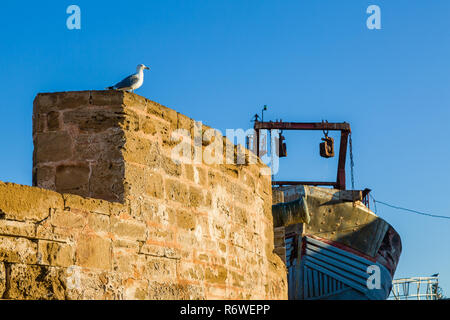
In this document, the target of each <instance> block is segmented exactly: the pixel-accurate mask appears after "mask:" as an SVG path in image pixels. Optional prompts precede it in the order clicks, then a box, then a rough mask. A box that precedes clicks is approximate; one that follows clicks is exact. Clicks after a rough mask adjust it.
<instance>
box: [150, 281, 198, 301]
mask: <svg viewBox="0 0 450 320" xmlns="http://www.w3.org/2000/svg"><path fill="white" fill-rule="evenodd" d="M148 299H151V300H200V299H205V288H204V287H203V286H200V285H192V284H176V283H175V284H174V283H170V282H161V281H151V282H150V285H149V292H148Z"/></svg>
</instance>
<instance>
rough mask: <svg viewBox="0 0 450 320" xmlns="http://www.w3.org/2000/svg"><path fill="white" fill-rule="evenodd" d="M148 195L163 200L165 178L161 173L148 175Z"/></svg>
mask: <svg viewBox="0 0 450 320" xmlns="http://www.w3.org/2000/svg"><path fill="white" fill-rule="evenodd" d="M145 191H146V193H147V194H148V195H150V196H152V197H155V198H158V199H161V198H163V196H164V183H163V178H162V176H161V175H160V174H159V173H156V172H151V173H149V175H148V180H147V187H146V189H145Z"/></svg>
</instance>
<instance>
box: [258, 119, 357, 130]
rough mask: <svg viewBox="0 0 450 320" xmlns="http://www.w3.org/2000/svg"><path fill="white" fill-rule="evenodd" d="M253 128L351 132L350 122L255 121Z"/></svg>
mask: <svg viewBox="0 0 450 320" xmlns="http://www.w3.org/2000/svg"><path fill="white" fill-rule="evenodd" d="M254 128H255V130H261V129H267V130H271V129H279V130H330V131H345V132H351V130H350V124H349V123H346V122H342V123H329V122H283V121H277V122H272V121H270V122H260V121H255V126H254Z"/></svg>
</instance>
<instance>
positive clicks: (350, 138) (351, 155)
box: [349, 133, 355, 190]
mask: <svg viewBox="0 0 450 320" xmlns="http://www.w3.org/2000/svg"><path fill="white" fill-rule="evenodd" d="M349 143H350V174H351V177H352V190H355V178H354V176H353V167H354V166H355V163H354V162H353V145H352V134H351V133H350V135H349Z"/></svg>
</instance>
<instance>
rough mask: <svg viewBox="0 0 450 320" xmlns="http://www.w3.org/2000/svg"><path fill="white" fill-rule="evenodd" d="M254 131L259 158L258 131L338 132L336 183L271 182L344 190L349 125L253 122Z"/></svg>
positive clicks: (273, 182)
mask: <svg viewBox="0 0 450 320" xmlns="http://www.w3.org/2000/svg"><path fill="white" fill-rule="evenodd" d="M254 129H255V132H256V154H257V155H258V157H259V154H260V152H259V148H260V145H259V137H260V130H275V129H278V130H302V131H305V130H313V131H314V130H321V131H340V132H341V141H340V146H339V160H338V171H337V178H336V181H333V182H321V181H272V185H280V186H281V185H300V184H303V185H312V186H332V187H334V188H336V189H340V190H345V160H346V157H347V144H348V136H349V134H350V133H351V129H350V124H349V123H347V122H342V123H329V122H283V121H276V122H272V121H268V122H263V121H257V120H255V125H254Z"/></svg>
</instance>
